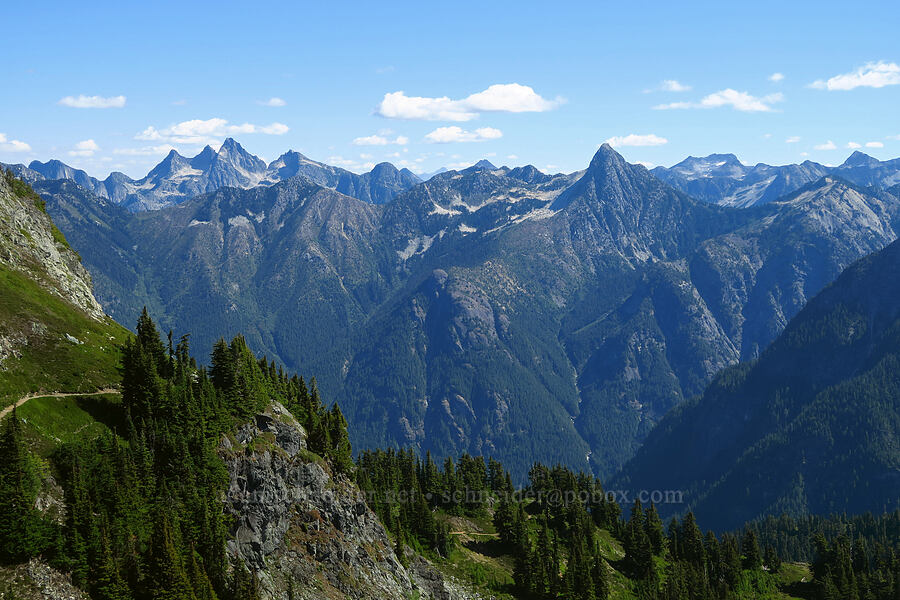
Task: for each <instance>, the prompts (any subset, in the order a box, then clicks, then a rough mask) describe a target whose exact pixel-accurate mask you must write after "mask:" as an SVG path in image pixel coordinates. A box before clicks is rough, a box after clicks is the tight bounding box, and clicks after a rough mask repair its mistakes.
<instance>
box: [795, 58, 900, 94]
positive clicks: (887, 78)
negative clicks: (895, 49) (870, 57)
mask: <svg viewBox="0 0 900 600" xmlns="http://www.w3.org/2000/svg"><path fill="white" fill-rule="evenodd" d="M898 84H900V65H898V64H897V63H889V62H884V61H879V62H870V63H866V64H865V65H863V66H862V67H859V68H857V69H856V70H855V71H851V72H850V73H844V74H842V75H835V76H834V77H831V78H829V79H819V80H818V81H814V82H812V83H811V84H810V85H809V87H811V88H815V89H817V90H829V91H835V90H840V91H846V90H852V89H855V88H858V87H871V88H882V87H885V86H887V85H898Z"/></svg>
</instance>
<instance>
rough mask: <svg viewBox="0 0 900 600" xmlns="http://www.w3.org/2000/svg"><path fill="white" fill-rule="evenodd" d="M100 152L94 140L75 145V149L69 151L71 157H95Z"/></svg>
mask: <svg viewBox="0 0 900 600" xmlns="http://www.w3.org/2000/svg"><path fill="white" fill-rule="evenodd" d="M98 150H100V146H98V145H97V142H95V141H94V140H84V141H81V142H78V143H77V144H75V148H73V149H72V150H69V156H93V155H94V153H95V152H97V151H98Z"/></svg>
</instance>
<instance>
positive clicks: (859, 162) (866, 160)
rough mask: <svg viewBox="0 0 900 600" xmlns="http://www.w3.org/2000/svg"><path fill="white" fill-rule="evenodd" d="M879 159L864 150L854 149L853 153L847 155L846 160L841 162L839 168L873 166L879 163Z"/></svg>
mask: <svg viewBox="0 0 900 600" xmlns="http://www.w3.org/2000/svg"><path fill="white" fill-rule="evenodd" d="M880 162H881V161H880V160H878V159H877V158H874V157H872V156H869V155H868V154H866V153H865V152H860V151H859V150H856V151H855V152H854V153H853V154H851V155H850V156H848V157H847V160H845V161H844V162H843V164H841V167H840V168H847V167H873V166H876V165H878V164H879V163H880Z"/></svg>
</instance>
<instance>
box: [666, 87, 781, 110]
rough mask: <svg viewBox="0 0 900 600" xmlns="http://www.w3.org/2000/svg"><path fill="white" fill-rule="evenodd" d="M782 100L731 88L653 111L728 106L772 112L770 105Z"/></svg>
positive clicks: (777, 96) (776, 95) (772, 96)
mask: <svg viewBox="0 0 900 600" xmlns="http://www.w3.org/2000/svg"><path fill="white" fill-rule="evenodd" d="M783 100H784V94H781V93H776V94H768V95H766V96H762V97H757V96H753V95H751V94H748V93H747V92H739V91H737V90H733V89H731V88H728V89H724V90H721V91H718V92H714V93H712V94H709V95H708V96H705V97H704V98H703V99H701V100H700V102H670V103H669V104H658V105H657V106H654V107H653V108H654V110H673V109H690V108H721V107H728V106H730V107H731V108H733V109H734V110H739V111H741V112H772V111H773V110H775V109H774V108H772V105H773V104H775V103H777V102H782V101H783Z"/></svg>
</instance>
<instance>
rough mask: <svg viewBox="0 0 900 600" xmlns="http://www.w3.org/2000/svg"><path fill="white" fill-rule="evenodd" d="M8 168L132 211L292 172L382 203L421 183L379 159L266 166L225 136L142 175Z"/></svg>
mask: <svg viewBox="0 0 900 600" xmlns="http://www.w3.org/2000/svg"><path fill="white" fill-rule="evenodd" d="M9 167H10V168H11V169H12V171H13V172H14V173H15V174H16V176H17V177H19V178H21V179H22V180H23V181H27V182H28V183H37V182H38V181H59V180H67V181H74V182H75V183H77V184H78V185H80V186H81V187H83V188H84V189H86V190H88V191H89V192H91V193H92V194H94V195H95V196H98V197H100V198H104V199H106V200H109V201H110V202H112V203H113V204H117V205H121V206H124V207H125V208H127V209H128V210H130V211H134V212H139V211H145V210H156V209H159V208H163V207H166V206H172V205H175V204H180V203H181V202H184V201H185V200H187V199H189V198H192V197H194V196H196V195H198V194H203V193H206V192H214V191H216V190H218V189H221V188H224V187H234V188H239V189H249V188H252V187H256V186H259V185H272V184H275V183H278V182H280V181H284V180H285V179H290V178H291V177H296V176H303V177H306V178H308V179H311V180H312V181H314V182H315V183H317V184H319V185H321V186H323V187H328V188H332V189H334V190H337V191H338V192H341V193H342V194H347V195H349V196H352V197H354V198H358V199H360V200H362V201H364V202H370V203H372V204H384V203H386V202H390V201H391V200H393V199H394V197H395V196H396V195H397V194H399V193H401V192H403V191H405V190H407V189H409V188H411V187H413V186H414V185H416V184H418V183H420V181H421V180H420V179H419V178H418V177H417V176H416V175H415V174H413V173H412V171H410V170H409V169H397V168H396V167H395V166H394V165H392V164H390V163H381V164H378V165H375V167H374V168H373V169H372V170H371V171H370V172H368V173H363V174H356V173H353V172H351V171H347V170H346V169H341V168H340V167H333V166H331V165H326V164H324V163H320V162H317V161H314V160H311V159H309V158H307V157H305V156H303V155H302V154H300V153H299V152H295V151H293V150H290V151H288V152H286V153H284V154H282V155H281V156H279V157H278V158H277V159H275V160H273V161H272V162H271V163H269V164H266V162H265V161H263V160H262V159H260V158H259V157H257V156H254V155H253V154H250V153H249V152H247V151H246V150H245V149H244V148H243V147H242V146H241V145H240V144H239V143H237V142H236V141H235V140H234V139H232V138H228V139H226V140H225V142H224V143H223V144H222V146H221V148H219V150H218V151H216V150H213V149H212V147H210V146H206V147H205V148H204V149H203V150H202V151H201V152H200V153H199V154H198V155H196V156H194V157H193V158H187V157H184V156H182V155H180V154H178V152H177V151H175V150H172V151H170V152H169V154H168V155H166V157H165V158H164V159H163V160H162V161H161V162H160V163H159V164H158V165H156V167H154V168H153V169H152V170H151V171H150V172H149V173H148V174H147V175H146V176H145V177H143V178H141V179H132V178H130V177H128V176H127V175H125V174H124V173H119V172H114V173H111V174H110V175H109V176H108V177H107V178H106V179H104V180H102V181H101V180H99V179H97V178H95V177H91V176H90V175H89V174H88V173H86V172H85V171H82V170H80V169H75V168H72V167H70V166H69V165H67V164H65V163H63V162H60V161H58V160H49V161H47V162H45V163H42V162H39V161H32V162H31V164H29V165H28V166H27V167H26V166H25V165H9Z"/></svg>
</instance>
